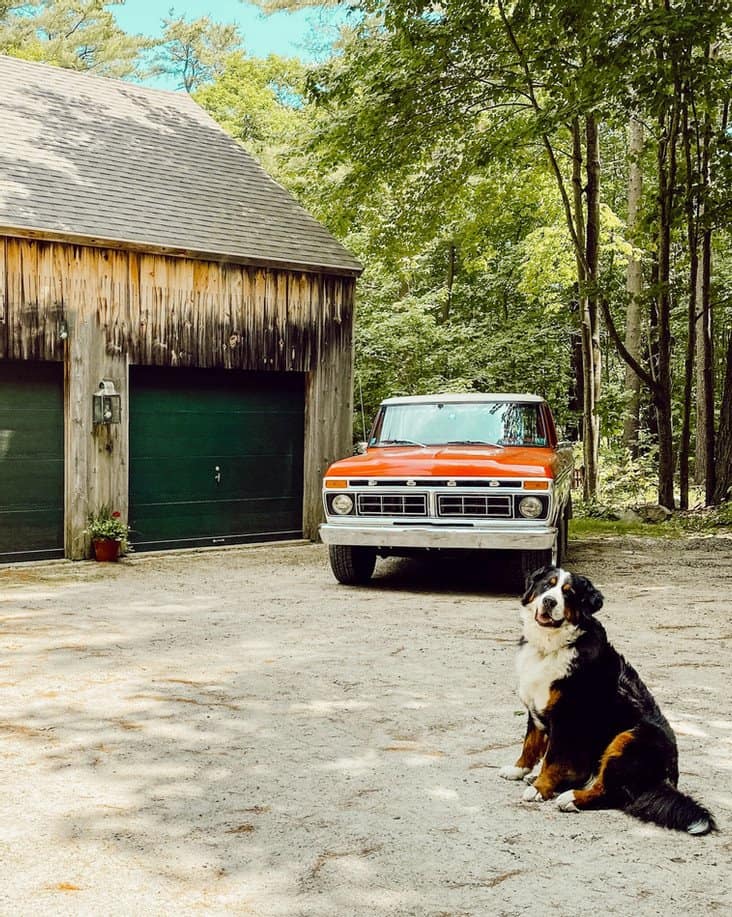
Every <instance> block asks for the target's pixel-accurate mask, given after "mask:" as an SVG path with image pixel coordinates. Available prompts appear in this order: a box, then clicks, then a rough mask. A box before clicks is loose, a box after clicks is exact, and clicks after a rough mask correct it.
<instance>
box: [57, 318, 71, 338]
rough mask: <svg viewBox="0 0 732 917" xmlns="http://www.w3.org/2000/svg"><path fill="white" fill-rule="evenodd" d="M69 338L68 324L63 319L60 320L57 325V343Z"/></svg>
mask: <svg viewBox="0 0 732 917" xmlns="http://www.w3.org/2000/svg"><path fill="white" fill-rule="evenodd" d="M68 336H69V323H68V322H67V321H66V319H65V318H62V319H61V321H60V322H59V323H58V339H59V341H65V340H67V338H68Z"/></svg>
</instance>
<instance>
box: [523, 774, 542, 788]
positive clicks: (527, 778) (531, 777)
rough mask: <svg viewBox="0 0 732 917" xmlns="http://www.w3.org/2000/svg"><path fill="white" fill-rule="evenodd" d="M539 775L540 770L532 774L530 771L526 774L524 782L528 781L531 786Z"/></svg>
mask: <svg viewBox="0 0 732 917" xmlns="http://www.w3.org/2000/svg"><path fill="white" fill-rule="evenodd" d="M538 776H539V772H538V771H537V772H536V773H535V774H532V773H531V772H529V773H528V774H526V776H525V777H524V783H528V785H529V786H531V784H532V783H533V782H534V780H536V778H537V777H538Z"/></svg>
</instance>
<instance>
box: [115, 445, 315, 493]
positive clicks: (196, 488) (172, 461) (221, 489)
mask: <svg viewBox="0 0 732 917" xmlns="http://www.w3.org/2000/svg"><path fill="white" fill-rule="evenodd" d="M301 461H302V458H301V457H300V456H295V455H282V454H277V453H271V454H268V455H264V456H255V455H251V456H241V457H239V458H228V457H211V456H206V457H205V461H202V460H201V458H200V457H198V456H195V457H193V458H191V457H189V456H187V457H185V458H163V459H154V458H146V459H135V460H134V461H133V462H132V463H131V468H132V477H133V479H134V480H137V481H138V482H139V485H138V486H137V487H136V489H135V500H136V502H139V501H144V502H151V503H161V502H176V501H179V502H186V501H187V500H188V499H190V497H191V495H192V494H196V498H197V500H198V501H199V502H200V501H202V500H203V501H206V500H210V501H212V502H219V501H221V500H224V499H233V500H236V499H247V498H253V497H265V496H266V497H286V498H289V499H294V498H299V497H300V495H301V493H302V489H301V487H300V485H299V474H298V471H299V468H298V467H297V466H298V465H299V463H301ZM217 467H218V468H219V469H220V471H219V472H218V474H220V475H221V481H220V482H217V481H216V479H215V475H216V474H217V472H216V470H215V469H216V468H217ZM222 494H225V495H226V496H225V497H223V496H222Z"/></svg>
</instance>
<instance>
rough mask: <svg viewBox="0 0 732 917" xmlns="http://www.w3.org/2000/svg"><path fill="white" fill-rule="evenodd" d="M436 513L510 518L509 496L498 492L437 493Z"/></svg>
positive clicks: (441, 514)
mask: <svg viewBox="0 0 732 917" xmlns="http://www.w3.org/2000/svg"><path fill="white" fill-rule="evenodd" d="M437 513H438V515H440V516H481V517H483V518H485V517H491V518H494V519H495V518H498V519H510V518H511V517H512V515H513V513H512V511H511V497H509V496H504V495H502V494H501V495H499V494H439V496H438V497H437Z"/></svg>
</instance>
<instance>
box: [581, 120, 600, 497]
mask: <svg viewBox="0 0 732 917" xmlns="http://www.w3.org/2000/svg"><path fill="white" fill-rule="evenodd" d="M585 143H586V150H587V161H586V165H585V168H586V173H587V184H586V187H585V194H586V198H587V201H586V214H587V224H586V240H585V261H586V264H587V295H586V299H585V302H586V307H585V309H586V311H585V316H584V319H583V324H584V323H585V322H586V324H587V331H586V333H587V336H588V339H589V340H588V343H589V353H588V356H589V364H590V365H589V372H588V377H589V379H588V381H589V383H590V387H591V390H592V398H591V402H590V404H589V405H588V407H587V416H586V418H585V430H586V439H587V440H588V445H587V447H586V449H585V452H586V461H587V464H586V470H587V478H589V483H588V485H587V489H588V495H591V496H594V494H595V493H596V491H597V484H598V459H599V455H600V417H599V415H598V412H597V405H598V402H599V400H600V394H601V389H602V350H601V348H600V316H599V305H598V297H599V258H600V136H599V131H598V129H597V121H596V120H595V118H594V116H593V115H588V116H587V117H586V119H585Z"/></svg>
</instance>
